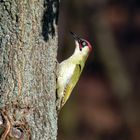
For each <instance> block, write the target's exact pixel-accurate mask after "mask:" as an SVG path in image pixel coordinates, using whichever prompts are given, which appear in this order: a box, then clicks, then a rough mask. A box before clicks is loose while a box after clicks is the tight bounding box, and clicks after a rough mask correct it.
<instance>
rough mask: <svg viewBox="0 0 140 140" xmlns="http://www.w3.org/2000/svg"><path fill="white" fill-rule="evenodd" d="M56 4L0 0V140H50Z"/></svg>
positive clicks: (54, 122)
mask: <svg viewBox="0 0 140 140" xmlns="http://www.w3.org/2000/svg"><path fill="white" fill-rule="evenodd" d="M58 4H59V2H58V0H1V1H0V139H1V140H4V139H8V140H11V139H12V140H16V139H24V140H28V139H33V140H48V139H49V140H55V139H56V135H57V113H56V104H55V100H56V96H55V89H56V75H55V68H56V67H55V66H56V54H57V38H58V37H57V14H58Z"/></svg>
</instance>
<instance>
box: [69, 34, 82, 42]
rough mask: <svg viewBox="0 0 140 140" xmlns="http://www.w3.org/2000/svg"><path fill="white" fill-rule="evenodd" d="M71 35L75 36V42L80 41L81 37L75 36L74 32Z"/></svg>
mask: <svg viewBox="0 0 140 140" xmlns="http://www.w3.org/2000/svg"><path fill="white" fill-rule="evenodd" d="M70 33H71V35H72V36H73V38H74V39H75V40H77V41H78V42H79V41H80V37H78V36H77V35H76V34H74V33H73V32H70Z"/></svg>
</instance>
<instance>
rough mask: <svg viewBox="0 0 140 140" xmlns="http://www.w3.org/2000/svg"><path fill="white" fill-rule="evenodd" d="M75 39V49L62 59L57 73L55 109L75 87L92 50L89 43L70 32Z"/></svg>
mask: <svg viewBox="0 0 140 140" xmlns="http://www.w3.org/2000/svg"><path fill="white" fill-rule="evenodd" d="M71 34H72V36H73V37H74V40H75V51H74V53H73V55H72V56H70V57H69V58H68V59H66V60H64V61H62V62H61V63H60V65H59V67H58V75H57V110H58V111H59V110H60V109H61V108H62V107H63V106H64V104H65V103H66V101H67V100H68V98H69V96H70V95H71V92H72V90H73V88H74V87H75V85H76V83H77V81H78V80H79V77H80V75H81V72H82V70H83V68H84V65H85V62H86V60H87V57H88V55H89V53H90V52H91V50H92V47H91V45H90V43H89V42H88V41H87V40H85V39H82V38H79V37H78V36H77V35H76V34H74V33H72V32H71Z"/></svg>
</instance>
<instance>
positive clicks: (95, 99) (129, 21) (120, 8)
mask: <svg viewBox="0 0 140 140" xmlns="http://www.w3.org/2000/svg"><path fill="white" fill-rule="evenodd" d="M59 14H60V16H59V51H58V60H59V62H61V61H62V60H64V59H66V58H68V57H69V56H70V55H71V54H72V53H73V50H74V40H73V38H72V37H71V35H70V34H69V31H73V32H74V33H76V34H78V35H79V36H80V37H82V38H85V39H87V40H89V42H91V44H92V46H93V51H92V53H91V54H90V56H89V58H88V61H87V63H86V66H85V68H84V71H83V73H82V75H81V78H80V80H79V82H78V84H77V86H76V88H75V89H74V91H73V93H72V96H71V97H70V99H69V100H68V102H67V103H66V105H65V106H64V107H63V109H62V111H61V113H60V115H59V131H58V140H140V0H61V3H60V13H59Z"/></svg>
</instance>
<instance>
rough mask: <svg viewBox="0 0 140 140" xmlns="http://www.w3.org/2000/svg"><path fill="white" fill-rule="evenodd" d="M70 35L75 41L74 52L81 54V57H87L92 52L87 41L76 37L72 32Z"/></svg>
mask: <svg viewBox="0 0 140 140" xmlns="http://www.w3.org/2000/svg"><path fill="white" fill-rule="evenodd" d="M70 33H71V34H72V36H73V38H74V40H75V44H76V48H75V52H76V53H80V54H83V55H89V53H90V52H91V50H92V46H91V44H90V43H89V42H88V41H87V40H85V39H82V38H80V37H78V36H77V35H76V34H74V33H73V32H70Z"/></svg>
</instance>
